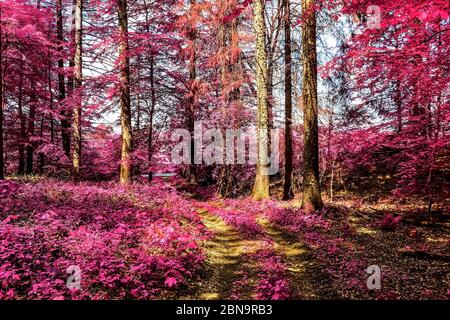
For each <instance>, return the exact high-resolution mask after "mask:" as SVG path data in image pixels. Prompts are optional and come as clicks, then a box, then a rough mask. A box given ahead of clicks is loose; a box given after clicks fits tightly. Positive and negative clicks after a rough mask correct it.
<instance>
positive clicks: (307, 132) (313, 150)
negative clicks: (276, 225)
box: [302, 0, 323, 210]
mask: <svg viewBox="0 0 450 320" xmlns="http://www.w3.org/2000/svg"><path fill="white" fill-rule="evenodd" d="M302 15H303V19H302V40H303V49H302V57H303V93H302V95H303V128H304V129H303V130H304V151H303V161H304V172H303V203H302V207H303V208H305V209H306V210H318V209H321V208H322V207H323V202H322V197H321V193H320V182H319V123H318V102H317V51H316V50H317V49H316V8H315V0H303V2H302Z"/></svg>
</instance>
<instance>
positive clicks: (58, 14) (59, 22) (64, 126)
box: [56, 0, 70, 158]
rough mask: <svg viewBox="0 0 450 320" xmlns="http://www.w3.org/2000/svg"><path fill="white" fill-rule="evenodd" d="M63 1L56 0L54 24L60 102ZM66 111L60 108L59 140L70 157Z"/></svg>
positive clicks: (63, 90) (62, 89)
mask: <svg viewBox="0 0 450 320" xmlns="http://www.w3.org/2000/svg"><path fill="white" fill-rule="evenodd" d="M62 9H63V2H62V0H57V6H56V24H57V39H58V53H59V55H60V57H59V59H58V91H59V92H58V100H59V102H60V103H62V102H63V101H64V99H65V98H66V87H65V83H64V73H63V70H64V57H63V43H64V28H63V14H62ZM67 116H68V115H67V113H66V110H64V108H62V110H61V118H62V119H61V140H62V146H63V149H64V152H65V154H66V156H67V158H70V133H69V130H70V121H69V119H67Z"/></svg>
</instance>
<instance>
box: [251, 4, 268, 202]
mask: <svg viewBox="0 0 450 320" xmlns="http://www.w3.org/2000/svg"><path fill="white" fill-rule="evenodd" d="M254 28H255V33H256V89H257V116H256V117H257V120H256V121H257V122H256V128H257V146H258V156H257V164H256V178H255V184H254V185H253V191H252V197H253V199H255V200H262V199H267V198H269V197H270V194H269V176H268V173H267V160H268V151H269V112H268V111H269V110H268V107H269V101H268V93H267V76H268V72H267V54H266V45H265V39H266V35H265V33H266V24H265V21H264V0H256V1H255V2H254Z"/></svg>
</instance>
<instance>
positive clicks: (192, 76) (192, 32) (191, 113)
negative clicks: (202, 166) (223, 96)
mask: <svg viewBox="0 0 450 320" xmlns="http://www.w3.org/2000/svg"><path fill="white" fill-rule="evenodd" d="M189 3H190V6H191V9H193V7H194V6H195V5H196V3H197V2H196V0H189ZM196 38H197V32H196V28H195V26H190V27H189V31H188V39H189V41H190V42H191V46H192V48H191V55H190V58H189V95H188V114H187V121H188V130H189V132H190V133H191V135H192V137H191V166H190V168H189V171H190V172H189V174H190V175H191V177H190V178H191V181H192V182H196V181H197V180H196V170H195V168H196V167H195V150H194V147H195V142H194V130H195V111H196V106H195V104H196V100H197V98H196V84H195V80H196V78H197V69H196V63H197V52H196V50H197V48H196V45H195V42H196Z"/></svg>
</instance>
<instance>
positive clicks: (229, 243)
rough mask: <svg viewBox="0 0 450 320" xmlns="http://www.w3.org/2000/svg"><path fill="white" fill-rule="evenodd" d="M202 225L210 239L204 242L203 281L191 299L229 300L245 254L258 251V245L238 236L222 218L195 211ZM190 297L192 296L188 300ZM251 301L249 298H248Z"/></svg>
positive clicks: (203, 211)
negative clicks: (204, 263) (210, 234)
mask: <svg viewBox="0 0 450 320" xmlns="http://www.w3.org/2000/svg"><path fill="white" fill-rule="evenodd" d="M197 212H198V213H199V215H200V216H201V218H202V222H203V224H204V225H205V226H206V228H208V230H209V231H211V232H213V234H214V236H213V237H212V239H210V240H208V241H206V242H205V243H204V246H203V249H204V250H205V253H206V256H207V258H206V266H205V269H206V270H205V272H204V273H203V276H204V278H203V279H202V280H201V281H200V282H199V283H198V288H197V291H196V292H195V294H194V297H193V298H194V299H201V300H218V299H228V298H229V297H230V295H231V291H232V289H233V283H234V282H235V281H236V280H239V274H238V271H239V270H240V267H241V266H242V265H243V264H244V263H245V261H243V259H242V255H243V254H244V253H252V252H255V251H256V250H257V242H256V241H249V240H245V239H243V238H242V237H241V236H240V234H239V233H238V232H237V231H236V230H235V229H234V228H233V227H232V226H230V225H228V224H227V223H226V222H225V221H224V220H223V219H222V218H221V217H219V216H217V215H214V214H212V213H210V212H209V211H208V210H206V209H203V208H198V209H197ZM191 298H192V297H191ZM248 298H250V297H248Z"/></svg>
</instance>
